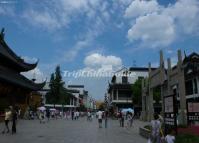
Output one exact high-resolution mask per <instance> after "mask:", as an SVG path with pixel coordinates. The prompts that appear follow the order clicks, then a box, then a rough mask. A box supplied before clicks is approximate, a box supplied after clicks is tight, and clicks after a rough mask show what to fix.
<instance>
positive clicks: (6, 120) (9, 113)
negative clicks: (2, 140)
mask: <svg viewBox="0 0 199 143" xmlns="http://www.w3.org/2000/svg"><path fill="white" fill-rule="evenodd" d="M11 116H12V112H11V110H10V109H9V108H6V109H5V119H4V122H5V127H4V129H3V131H2V134H4V133H9V132H10V129H9V121H10V119H11ZM6 130H7V131H6Z"/></svg>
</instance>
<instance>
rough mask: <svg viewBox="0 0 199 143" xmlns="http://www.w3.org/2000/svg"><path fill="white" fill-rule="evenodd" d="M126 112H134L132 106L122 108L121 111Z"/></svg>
mask: <svg viewBox="0 0 199 143" xmlns="http://www.w3.org/2000/svg"><path fill="white" fill-rule="evenodd" d="M126 112H131V113H134V110H133V109H132V108H127V109H122V113H126Z"/></svg>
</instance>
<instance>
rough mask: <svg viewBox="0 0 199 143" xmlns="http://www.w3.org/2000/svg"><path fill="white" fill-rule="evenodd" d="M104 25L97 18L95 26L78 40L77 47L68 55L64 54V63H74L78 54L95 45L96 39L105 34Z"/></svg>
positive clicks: (68, 52) (67, 53)
mask: <svg viewBox="0 0 199 143" xmlns="http://www.w3.org/2000/svg"><path fill="white" fill-rule="evenodd" d="M103 28H104V23H103V21H102V19H101V18H100V17H96V18H95V21H94V22H93V25H92V26H91V27H90V28H88V30H87V31H86V33H84V35H82V36H81V39H79V40H77V42H76V43H75V45H74V46H73V47H72V48H71V49H70V50H69V51H67V52H66V53H64V57H63V61H73V60H74V59H75V57H76V56H77V55H78V53H79V52H80V51H81V50H82V49H83V48H86V47H89V46H91V45H92V44H93V42H94V39H95V38H96V37H97V36H99V35H100V34H101V33H102V32H103Z"/></svg>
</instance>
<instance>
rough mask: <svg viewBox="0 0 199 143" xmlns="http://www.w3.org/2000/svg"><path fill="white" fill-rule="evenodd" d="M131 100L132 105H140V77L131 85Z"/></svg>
mask: <svg viewBox="0 0 199 143" xmlns="http://www.w3.org/2000/svg"><path fill="white" fill-rule="evenodd" d="M132 92H133V95H132V100H133V104H134V105H141V103H142V79H141V78H138V79H137V80H136V81H135V83H134V84H133V85H132Z"/></svg>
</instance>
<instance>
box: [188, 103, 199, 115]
mask: <svg viewBox="0 0 199 143" xmlns="http://www.w3.org/2000/svg"><path fill="white" fill-rule="evenodd" d="M188 112H191V113H193V112H199V103H193V102H188Z"/></svg>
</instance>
